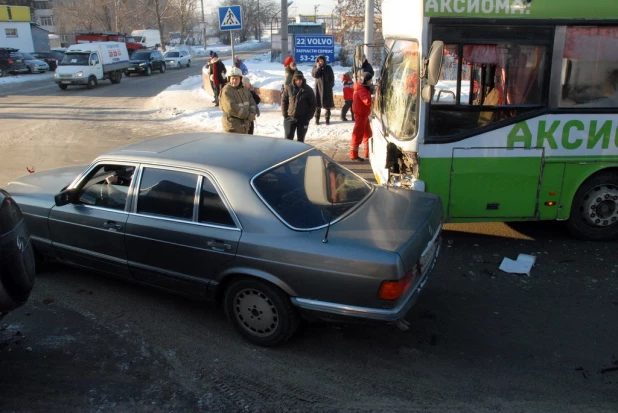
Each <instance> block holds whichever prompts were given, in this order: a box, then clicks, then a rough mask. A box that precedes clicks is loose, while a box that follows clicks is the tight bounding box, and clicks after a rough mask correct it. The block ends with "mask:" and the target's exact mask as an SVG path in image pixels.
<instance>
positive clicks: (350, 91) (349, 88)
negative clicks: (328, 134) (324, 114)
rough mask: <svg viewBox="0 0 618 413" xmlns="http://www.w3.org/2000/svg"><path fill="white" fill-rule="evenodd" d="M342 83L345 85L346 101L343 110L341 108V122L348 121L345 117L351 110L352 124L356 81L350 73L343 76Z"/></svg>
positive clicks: (344, 94) (344, 97) (344, 96)
mask: <svg viewBox="0 0 618 413" xmlns="http://www.w3.org/2000/svg"><path fill="white" fill-rule="evenodd" d="M341 83H343V100H345V103H344V104H343V108H341V120H342V121H343V122H347V121H348V119H347V118H346V117H345V115H346V114H347V113H348V110H349V111H350V114H351V115H352V122H354V111H353V110H352V100H353V99H354V81H352V77H351V76H350V73H349V72H346V73H344V74H343V76H341Z"/></svg>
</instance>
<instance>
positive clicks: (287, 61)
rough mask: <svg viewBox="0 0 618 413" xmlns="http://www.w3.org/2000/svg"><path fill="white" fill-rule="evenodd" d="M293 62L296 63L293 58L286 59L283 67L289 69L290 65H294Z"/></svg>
mask: <svg viewBox="0 0 618 413" xmlns="http://www.w3.org/2000/svg"><path fill="white" fill-rule="evenodd" d="M293 61H294V58H293V57H292V56H288V57H286V58H285V60H284V61H283V67H288V66H289V65H290V63H292V62H293Z"/></svg>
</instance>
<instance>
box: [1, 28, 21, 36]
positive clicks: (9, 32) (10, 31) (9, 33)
mask: <svg viewBox="0 0 618 413" xmlns="http://www.w3.org/2000/svg"><path fill="white" fill-rule="evenodd" d="M4 34H5V35H6V37H19V36H17V29H4Z"/></svg>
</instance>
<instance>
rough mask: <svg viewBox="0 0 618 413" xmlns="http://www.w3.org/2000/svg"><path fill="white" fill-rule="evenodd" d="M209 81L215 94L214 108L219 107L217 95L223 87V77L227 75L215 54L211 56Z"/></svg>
mask: <svg viewBox="0 0 618 413" xmlns="http://www.w3.org/2000/svg"><path fill="white" fill-rule="evenodd" d="M208 73H209V74H210V79H211V80H212V83H213V85H214V88H213V93H214V94H215V102H214V103H215V106H219V94H220V93H221V88H222V87H223V86H224V85H225V75H226V73H227V69H226V68H225V65H224V64H223V62H222V61H221V60H219V56H218V55H217V53H213V54H212V60H211V61H210V63H209V72H208Z"/></svg>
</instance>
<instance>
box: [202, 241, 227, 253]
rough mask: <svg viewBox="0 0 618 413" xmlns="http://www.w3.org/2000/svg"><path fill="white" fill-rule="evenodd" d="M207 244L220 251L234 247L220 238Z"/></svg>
mask: <svg viewBox="0 0 618 413" xmlns="http://www.w3.org/2000/svg"><path fill="white" fill-rule="evenodd" d="M206 245H208V246H209V247H210V248H212V249H213V250H215V251H220V252H222V251H225V250H231V249H232V246H231V245H230V244H226V243H225V242H223V241H218V240H210V241H208V242H207V243H206Z"/></svg>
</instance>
